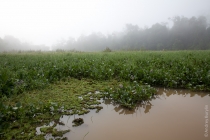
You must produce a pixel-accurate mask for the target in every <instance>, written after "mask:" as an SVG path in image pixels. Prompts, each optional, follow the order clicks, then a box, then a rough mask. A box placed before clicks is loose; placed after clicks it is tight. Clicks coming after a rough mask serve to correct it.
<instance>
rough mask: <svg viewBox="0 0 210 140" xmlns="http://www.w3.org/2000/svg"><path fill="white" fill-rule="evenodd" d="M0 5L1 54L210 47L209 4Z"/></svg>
mask: <svg viewBox="0 0 210 140" xmlns="http://www.w3.org/2000/svg"><path fill="white" fill-rule="evenodd" d="M0 2H1V3H0V19H1V22H0V51H10V50H51V49H54V50H56V49H65V50H72V49H75V50H81V51H98V50H104V49H105V48H106V47H108V48H110V49H113V50H117V49H129V48H131V49H152V50H158V49H209V47H210V43H209V42H208V37H209V23H210V22H209V21H210V20H209V19H210V8H209V6H210V1H209V0H177V1H168V0H156V1H154V0H153V1H152V0H114V1H113V0H106V1H105V0H103V1H102V0H88V1H87V0H77V1H73V0H62V1H59V0H18V1H17V0H1V1H0ZM176 21H179V22H176ZM179 23H180V24H181V23H182V24H181V25H180V24H179ZM191 23H193V25H192V24H191ZM174 25H176V26H174ZM177 25H178V27H179V28H176V27H177ZM160 28H161V29H160ZM182 28H184V29H185V30H183V29H182ZM204 28H205V29H204ZM191 29H194V30H193V33H196V35H195V36H190V37H189V38H185V37H186V36H189V35H192V32H190V30H191ZM156 30H160V31H156ZM181 31H183V32H181ZM198 32H199V34H198ZM160 34H161V35H162V36H163V38H160ZM164 36H165V38H164ZM168 36H169V37H170V38H167V37H168ZM168 39H170V41H171V42H167V40H168ZM85 40H86V41H85Z"/></svg>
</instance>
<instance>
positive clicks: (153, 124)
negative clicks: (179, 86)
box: [48, 89, 210, 140]
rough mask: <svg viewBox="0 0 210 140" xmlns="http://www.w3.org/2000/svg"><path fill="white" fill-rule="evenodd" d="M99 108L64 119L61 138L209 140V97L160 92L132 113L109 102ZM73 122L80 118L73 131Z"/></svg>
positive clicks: (80, 139)
mask: <svg viewBox="0 0 210 140" xmlns="http://www.w3.org/2000/svg"><path fill="white" fill-rule="evenodd" d="M101 105H102V106H103V109H102V110H101V111H100V112H99V113H95V110H92V111H91V112H90V113H88V114H86V115H81V116H78V115H75V116H70V117H69V116H63V117H62V118H61V121H62V122H63V123H65V125H64V126H57V129H58V130H66V129H70V130H71V131H70V132H69V133H66V134H65V135H64V137H67V138H68V139H69V140H83V139H84V140H128V139H131V140H140V139H142V140H205V139H208V138H209V137H210V136H208V137H205V136H204V135H205V134H207V133H206V132H205V129H206V127H205V125H206V124H207V125H208V126H209V124H208V123H209V122H208V123H206V122H205V121H206V118H205V117H208V115H207V114H206V113H208V110H209V107H210V96H209V93H202V92H192V91H189V90H172V89H170V90H166V89H159V91H158V98H156V99H153V100H151V101H150V102H147V103H145V104H144V105H139V106H138V107H137V108H136V110H135V111H129V110H127V109H123V108H121V107H120V106H118V105H115V104H112V103H111V101H110V100H105V101H103V103H102V104H101ZM207 108H208V109H207ZM208 114H209V113H208ZM74 118H83V119H84V124H82V125H81V126H78V127H72V120H73V119H74ZM208 119H209V117H208ZM208 133H209V130H208ZM48 138H49V137H48Z"/></svg>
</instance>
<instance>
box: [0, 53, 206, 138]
mask: <svg viewBox="0 0 210 140" xmlns="http://www.w3.org/2000/svg"><path fill="white" fill-rule="evenodd" d="M0 60H1V61H0V101H1V103H0V139H1V138H3V139H25V138H26V137H27V138H28V139H32V138H37V139H40V138H41V136H44V135H45V134H42V135H41V136H37V135H36V132H35V129H34V128H36V127H37V126H40V125H43V124H47V123H49V122H50V121H54V122H56V124H57V123H58V124H59V121H58V119H59V118H60V116H61V115H65V114H66V115H72V114H78V115H83V114H86V113H88V112H89V110H91V109H96V112H99V111H100V110H101V109H102V107H101V106H98V105H99V104H100V102H99V101H98V100H100V99H101V98H109V99H112V100H114V101H115V102H116V103H118V104H120V105H122V106H124V107H127V108H130V109H132V108H134V107H135V105H136V104H137V103H139V102H141V101H145V100H149V99H151V98H152V97H153V95H154V93H155V90H154V88H152V87H151V86H164V87H170V88H187V89H192V90H206V91H210V51H174V52H167V51H158V52H150V51H148V52H147V51H139V52H137V51H131V52H100V53H99V52H98V53H82V52H45V53H41V52H39V53H34V52H33V53H29V52H28V53H14V54H9V53H2V54H0ZM59 82H61V83H59ZM95 91H100V92H99V93H95ZM92 93H95V94H92ZM50 130H51V129H50ZM52 130H53V131H52V132H53V133H55V132H57V131H56V130H55V129H54V128H53V129H52ZM65 132H68V130H66V131H65ZM60 133H63V132H60Z"/></svg>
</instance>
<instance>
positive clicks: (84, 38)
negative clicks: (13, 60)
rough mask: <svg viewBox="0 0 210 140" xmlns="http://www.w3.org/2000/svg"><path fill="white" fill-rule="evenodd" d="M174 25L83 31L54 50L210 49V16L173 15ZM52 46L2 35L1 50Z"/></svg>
mask: <svg viewBox="0 0 210 140" xmlns="http://www.w3.org/2000/svg"><path fill="white" fill-rule="evenodd" d="M170 21H172V23H173V24H172V26H171V27H169V26H168V25H167V23H156V24H153V25H152V26H151V27H145V28H140V27H139V26H138V25H133V24H126V25H125V29H124V30H123V31H121V32H114V33H112V34H107V35H104V34H102V33H100V32H98V33H91V34H90V35H81V36H80V37H79V38H78V39H77V40H76V39H75V38H72V37H69V38H68V39H67V40H64V39H63V40H60V41H58V42H57V43H56V44H54V45H53V46H52V47H51V48H52V49H53V50H78V51H102V50H104V49H106V48H108V49H111V50H207V49H210V26H209V23H208V22H207V18H206V17H204V16H199V17H191V18H187V17H180V16H176V17H173V18H170ZM34 48H36V50H49V48H50V47H48V46H45V45H30V44H28V43H22V42H20V41H19V40H18V39H17V38H15V37H12V36H5V37H4V38H3V39H1V38H0V51H8V50H33V49H34Z"/></svg>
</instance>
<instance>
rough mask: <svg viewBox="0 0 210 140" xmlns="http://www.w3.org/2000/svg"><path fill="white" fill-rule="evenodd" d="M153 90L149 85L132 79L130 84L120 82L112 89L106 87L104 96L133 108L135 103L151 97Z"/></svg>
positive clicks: (153, 93)
mask: <svg viewBox="0 0 210 140" xmlns="http://www.w3.org/2000/svg"><path fill="white" fill-rule="evenodd" d="M155 91H156V90H155V89H154V88H152V87H150V85H139V84H138V83H137V82H136V81H134V82H133V83H131V84H120V85H119V86H117V87H115V88H114V89H112V88H110V89H106V94H105V97H106V98H108V99H113V100H114V101H115V102H116V103H119V104H120V105H121V106H124V107H126V108H129V109H133V108H134V107H135V106H136V104H137V103H140V102H142V101H147V100H150V99H152V98H153V97H154V95H155Z"/></svg>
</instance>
